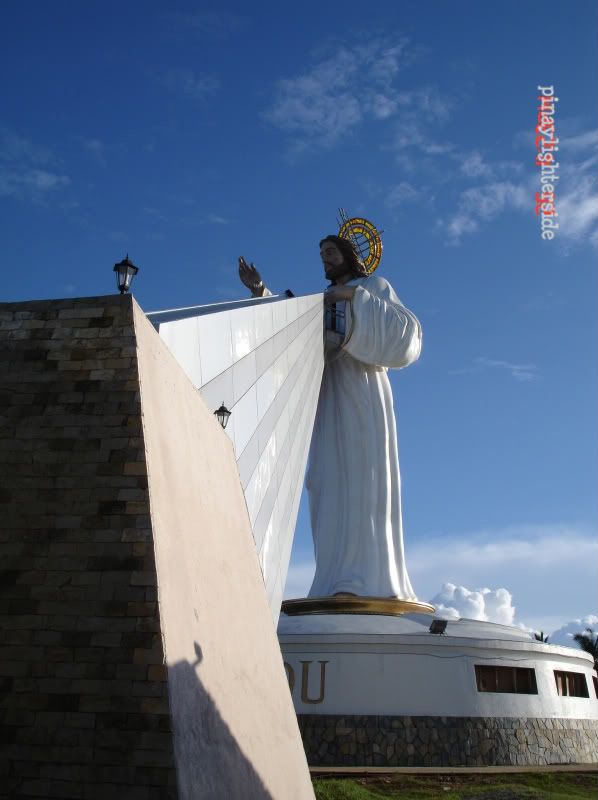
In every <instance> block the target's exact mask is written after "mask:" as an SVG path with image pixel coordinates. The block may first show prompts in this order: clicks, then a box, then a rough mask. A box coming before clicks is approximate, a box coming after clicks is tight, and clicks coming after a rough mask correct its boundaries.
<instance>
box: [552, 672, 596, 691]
mask: <svg viewBox="0 0 598 800" xmlns="http://www.w3.org/2000/svg"><path fill="white" fill-rule="evenodd" d="M554 679H555V681H556V690H557V692H558V694H560V695H561V697H589V694H588V684H587V683H586V676H585V675H584V674H583V673H582V672H561V671H560V670H557V669H555V671H554Z"/></svg>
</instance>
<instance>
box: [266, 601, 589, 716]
mask: <svg viewBox="0 0 598 800" xmlns="http://www.w3.org/2000/svg"><path fill="white" fill-rule="evenodd" d="M431 619H432V617H429V618H426V617H425V616H424V615H409V616H408V617H395V618H393V617H385V618H381V617H376V616H367V617H366V616H361V617H358V616H353V617H352V618H351V617H350V616H348V615H346V616H343V615H334V616H333V615H330V616H329V617H325V616H318V617H315V616H312V617H308V616H304V617H302V618H301V617H295V618H293V617H285V616H284V615H283V617H282V618H281V622H280V624H279V641H280V645H281V649H282V653H283V658H284V661H285V664H286V665H287V672H288V673H290V674H291V675H293V676H294V678H295V685H294V688H293V692H292V694H293V701H294V703H295V710H296V711H297V713H298V714H301V713H303V714H372V715H375V714H381V715H397V716H403V715H408V716H426V715H430V716H458V717H460V716H472V717H492V716H498V717H519V716H520V717H547V718H570V719H598V699H597V698H596V693H595V690H594V686H593V683H592V666H593V661H592V659H591V657H590V656H589V655H588V654H586V653H584V652H583V651H581V650H574V649H572V648H568V647H557V646H552V645H546V644H541V643H539V642H535V641H532V640H531V639H530V637H529V634H525V633H524V632H523V631H521V630H519V629H516V628H509V627H507V626H503V625H493V624H492V623H482V622H479V621H473V620H459V621H451V622H450V623H449V626H448V627H447V633H446V634H445V635H442V636H437V635H433V634H430V633H429V632H428V627H429V624H430V621H431ZM310 628H311V631H310ZM320 662H326V665H325V691H324V697H323V699H322V702H320V703H315V704H314V703H308V702H305V697H306V696H307V698H309V699H312V700H313V699H314V698H318V697H319V696H320V694H321V681H320V677H321V672H320V671H321V667H320ZM306 664H307V665H308V666H307V667H306V666H305V665H306ZM476 664H493V665H498V666H512V667H528V668H533V669H534V670H535V673H536V682H537V688H538V694H537V695H531V694H530V695H527V694H507V693H491V692H478V691H477V687H476V677H475V665H476ZM305 669H307V670H308V673H307V675H308V691H307V693H306V692H305V691H303V692H302V676H303V672H304V670H305ZM554 670H564V671H567V672H582V673H583V674H584V675H585V676H586V681H587V684H588V693H589V697H588V698H581V697H560V696H559V695H558V694H557V691H556V684H555V680H554ZM303 688H305V687H303ZM302 695H303V698H302Z"/></svg>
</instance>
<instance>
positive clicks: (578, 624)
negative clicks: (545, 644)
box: [550, 614, 598, 647]
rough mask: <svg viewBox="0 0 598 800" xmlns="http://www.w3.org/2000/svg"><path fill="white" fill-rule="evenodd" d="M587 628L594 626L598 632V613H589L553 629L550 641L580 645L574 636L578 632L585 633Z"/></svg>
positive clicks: (596, 632) (567, 644) (566, 644)
mask: <svg viewBox="0 0 598 800" xmlns="http://www.w3.org/2000/svg"><path fill="white" fill-rule="evenodd" d="M586 628H592V629H593V631H594V634H595V635H596V634H598V616H596V614H588V615H587V616H585V617H581V618H580V619H574V620H571V622H566V623H565V624H564V625H562V626H561V627H560V628H558V629H557V630H555V631H553V633H552V634H551V635H550V643H551V644H561V645H565V646H566V647H579V645H578V644H577V642H576V641H575V640H574V639H573V636H574V635H575V634H576V633H585V630H586Z"/></svg>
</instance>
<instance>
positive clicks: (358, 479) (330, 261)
mask: <svg viewBox="0 0 598 800" xmlns="http://www.w3.org/2000/svg"><path fill="white" fill-rule="evenodd" d="M320 257H321V259H322V263H323V266H324V272H325V275H326V278H327V279H328V280H329V281H330V286H329V287H328V288H327V289H326V291H325V293H324V303H325V304H326V309H327V313H326V320H327V327H328V328H334V329H335V330H336V331H338V330H339V328H340V331H341V332H340V333H338V332H336V333H334V332H330V331H328V332H327V334H326V339H327V341H328V344H327V346H326V351H325V352H326V363H325V366H324V373H323V377H322V384H321V388H320V396H319V400H318V409H317V413H316V419H315V424H314V430H313V436H312V441H311V448H310V455H309V465H308V470H307V476H306V487H307V490H308V493H309V505H310V515H311V526H312V533H313V540H314V550H315V559H316V572H315V576H314V580H313V583H312V586H311V589H310V592H309V597H310V598H316V597H331V596H333V595H357V596H360V597H377V598H398V599H401V600H409V601H417V598H416V596H415V593H414V591H413V589H412V588H411V583H410V581H409V576H408V574H407V568H406V564H405V555H404V549H403V527H402V520H401V479H400V473H399V459H398V450H397V433H396V425H395V415H394V409H393V402H392V391H391V387H390V382H389V380H388V375H387V370H388V369H389V368H393V369H400V368H402V367H406V366H408V365H409V364H412V363H413V362H414V361H416V360H417V359H418V357H419V354H420V350H421V340H422V333H421V326H420V324H419V322H418V320H417V318H416V317H415V316H414V314H412V313H411V311H409V310H408V309H407V308H405V306H404V305H403V304H402V303H401V301H400V300H399V298H398V297H397V295H396V294H395V292H394V290H393V288H392V287H391V286H390V284H389V283H388V282H387V281H386V280H385V279H384V278H380V277H376V276H374V275H369V276H368V275H366V274H364V269H363V266H362V264H361V262H360V259H359V256H358V254H357V252H356V250H355V248H354V247H353V245H352V243H351V242H350V241H349V240H348V239H344V238H341V237H339V236H326V238H325V239H322V241H321V242H320ZM239 274H240V277H241V280H242V281H243V283H244V284H245V285H246V286H247V287H248V288H250V289H251V291H252V294H253V296H255V297H259V296H263V295H265V294H270V292H269V291H268V289H267V288H266V287H265V286H264V283H263V281H262V279H261V276H260V274H259V272H258V271H257V270H256V269H255V267H254V265H253V264H251V265H248V264H247V262H246V261H245V260H244V259H243V258H240V259H239ZM343 304H344V306H345V315H344V320H343V321H344V326H339V325H338V324H336V325H335V322H334V320H336V319H338V317H340V316H341V314H339V313H338V312H340V311H341V310H342V305H343ZM331 311H332V312H333V313H330V312H331ZM335 312H336V313H335Z"/></svg>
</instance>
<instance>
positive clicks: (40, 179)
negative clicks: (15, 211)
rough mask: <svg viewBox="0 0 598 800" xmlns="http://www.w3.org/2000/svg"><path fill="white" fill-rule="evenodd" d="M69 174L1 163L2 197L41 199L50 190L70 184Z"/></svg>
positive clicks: (0, 183)
mask: <svg viewBox="0 0 598 800" xmlns="http://www.w3.org/2000/svg"><path fill="white" fill-rule="evenodd" d="M70 182H71V179H70V178H69V177H68V175H57V174H56V173H54V172H48V171H47V170H43V169H27V168H25V169H11V168H7V167H6V166H5V165H1V164H0V197H2V196H3V197H28V198H30V199H32V200H40V199H41V198H42V196H43V195H45V194H46V193H47V192H48V191H51V190H54V189H60V188H64V187H66V186H68V185H69V184H70Z"/></svg>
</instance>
